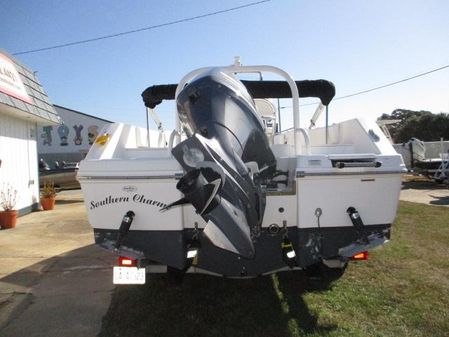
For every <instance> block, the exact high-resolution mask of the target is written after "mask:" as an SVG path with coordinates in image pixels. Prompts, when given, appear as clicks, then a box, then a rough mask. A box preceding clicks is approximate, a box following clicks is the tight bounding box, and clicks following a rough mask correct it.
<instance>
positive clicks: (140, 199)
mask: <svg viewBox="0 0 449 337" xmlns="http://www.w3.org/2000/svg"><path fill="white" fill-rule="evenodd" d="M130 201H133V202H135V203H138V204H147V205H153V206H156V207H160V208H162V207H165V206H167V205H166V204H164V203H163V202H160V201H157V200H153V199H149V198H147V197H146V196H145V195H143V194H134V195H133V196H132V197H129V196H126V197H124V196H122V197H116V196H112V195H109V196H107V197H106V198H104V199H102V200H99V201H95V200H91V201H90V209H91V210H93V209H95V208H99V207H102V206H107V205H111V204H118V203H123V202H130Z"/></svg>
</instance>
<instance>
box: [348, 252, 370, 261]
mask: <svg viewBox="0 0 449 337" xmlns="http://www.w3.org/2000/svg"><path fill="white" fill-rule="evenodd" d="M351 260H355V261H362V260H368V252H367V251H364V252H360V253H358V254H355V255H353V256H352V257H351Z"/></svg>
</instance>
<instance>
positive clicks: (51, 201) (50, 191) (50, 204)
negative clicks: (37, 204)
mask: <svg viewBox="0 0 449 337" xmlns="http://www.w3.org/2000/svg"><path fill="white" fill-rule="evenodd" d="M55 199H56V189H55V184H54V182H52V181H47V182H45V183H44V186H43V187H42V188H41V205H42V208H43V209H44V211H47V210H52V209H53V208H55Z"/></svg>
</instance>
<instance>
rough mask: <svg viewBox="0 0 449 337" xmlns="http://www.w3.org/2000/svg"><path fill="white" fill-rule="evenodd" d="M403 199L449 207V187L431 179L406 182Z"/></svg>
mask: <svg viewBox="0 0 449 337" xmlns="http://www.w3.org/2000/svg"><path fill="white" fill-rule="evenodd" d="M401 200H404V201H411V202H418V203H422V204H428V205H435V206H446V207H449V188H448V186H447V185H445V184H436V183H434V182H429V181H410V182H404V183H403V186H402V190H401Z"/></svg>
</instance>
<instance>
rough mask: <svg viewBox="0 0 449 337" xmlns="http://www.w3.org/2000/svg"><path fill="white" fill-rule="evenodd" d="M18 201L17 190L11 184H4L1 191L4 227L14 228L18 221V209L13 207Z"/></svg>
mask: <svg viewBox="0 0 449 337" xmlns="http://www.w3.org/2000/svg"><path fill="white" fill-rule="evenodd" d="M16 203H17V190H15V189H13V187H12V186H11V185H9V184H8V185H3V188H2V190H1V191H0V207H1V208H2V209H3V211H1V212H0V226H1V228H2V229H7V228H14V227H16V222H17V211H16V210H14V209H13V208H14V207H15V206H16Z"/></svg>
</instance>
